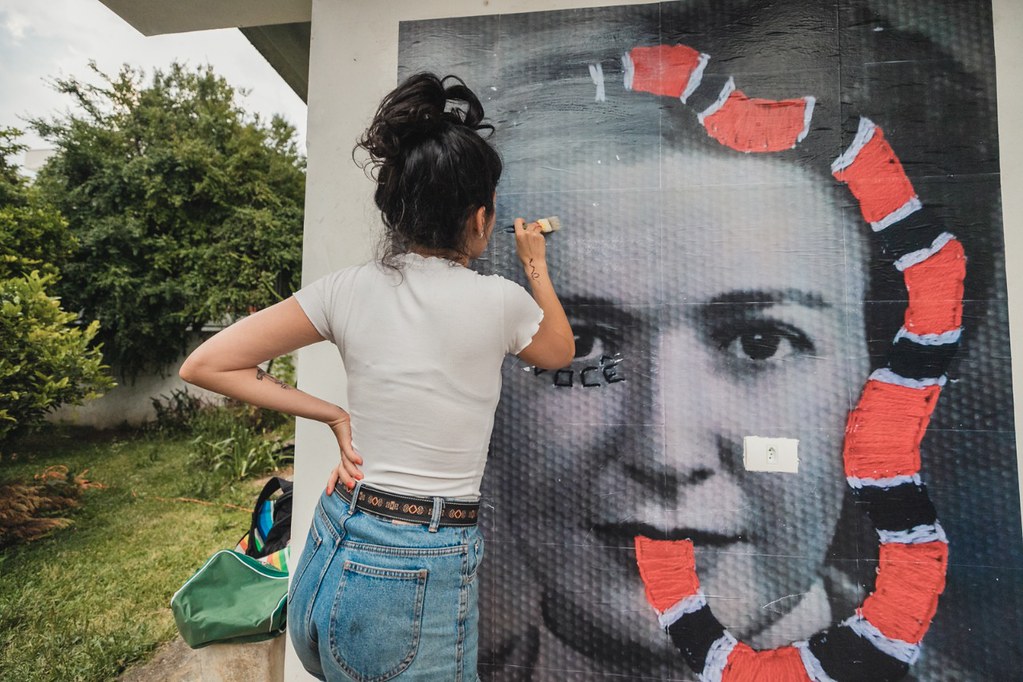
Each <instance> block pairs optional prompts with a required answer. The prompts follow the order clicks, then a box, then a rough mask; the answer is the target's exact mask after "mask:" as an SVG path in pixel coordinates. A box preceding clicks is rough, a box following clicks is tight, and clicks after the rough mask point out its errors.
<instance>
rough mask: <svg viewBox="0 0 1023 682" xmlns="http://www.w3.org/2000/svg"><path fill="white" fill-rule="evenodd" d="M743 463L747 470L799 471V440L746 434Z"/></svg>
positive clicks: (791, 472) (743, 442) (790, 472)
mask: <svg viewBox="0 0 1023 682" xmlns="http://www.w3.org/2000/svg"><path fill="white" fill-rule="evenodd" d="M742 463H743V466H745V467H746V471H772V472H781V473H786V474H796V473H799V440H798V439H796V438H764V437H762V436H746V437H744V438H743V439H742Z"/></svg>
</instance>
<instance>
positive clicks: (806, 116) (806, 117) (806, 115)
mask: <svg viewBox="0 0 1023 682" xmlns="http://www.w3.org/2000/svg"><path fill="white" fill-rule="evenodd" d="M803 101H804V102H806V105H805V106H804V107H803V129H802V130H801V131H799V136H798V137H796V144H799V143H800V142H802V141H803V140H805V139H806V136H807V134H808V133H809V132H810V121H811V119H813V108H814V106H816V104H817V98H816V97H813V96H812V95H807V96H806V97H804V98H803ZM792 146H793V147H794V146H795V145H792Z"/></svg>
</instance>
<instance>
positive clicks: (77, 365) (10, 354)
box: [0, 129, 113, 444]
mask: <svg viewBox="0 0 1023 682" xmlns="http://www.w3.org/2000/svg"><path fill="white" fill-rule="evenodd" d="M17 135H18V133H17V131H15V130H11V129H0V348H3V354H2V355H0V444H2V443H5V442H7V441H9V440H10V439H12V438H13V437H14V436H15V435H17V434H19V433H22V432H24V431H26V430H27V429H29V428H31V427H32V426H34V425H36V424H38V423H39V422H41V421H42V419H43V417H44V416H45V415H46V413H47V412H49V411H51V410H53V409H54V408H56V407H57V406H59V405H61V404H63V403H80V402H82V401H84V400H86V399H88V398H91V397H94V396H96V395H99V394H100V393H102V392H103V391H104V390H106V389H108V388H110V387H112V386H113V381H112V380H111V379H110V377H109V376H108V375H107V373H106V369H107V368H106V366H105V365H104V364H103V359H102V356H101V355H100V349H99V347H98V346H96V345H94V344H93V343H92V342H93V339H94V338H95V337H96V336H97V334H98V333H99V325H98V323H97V322H91V323H88V324H85V325H81V324H79V316H78V315H76V314H74V313H70V312H65V311H64V310H62V309H61V304H60V301H59V300H58V299H57V298H54V297H52V296H50V295H49V293H48V292H49V291H50V290H52V289H53V288H54V286H55V285H56V284H57V282H58V272H59V268H58V266H57V263H56V262H55V261H60V260H62V259H63V257H64V254H65V253H66V252H67V250H68V248H69V245H70V244H71V243H72V241H71V240H70V238H69V237H68V235H67V231H66V224H65V223H64V220H63V219H62V218H61V217H60V214H59V213H57V212H56V211H55V210H54V209H53V208H52V207H49V206H47V205H46V204H45V202H43V201H42V200H41V198H40V197H39V195H38V194H37V193H36V192H35V191H34V190H33V189H32V188H31V187H29V186H28V185H27V183H26V182H25V181H24V179H22V178H21V177H19V176H18V174H17V167H16V166H15V165H13V164H12V163H10V162H9V160H8V157H9V156H10V155H11V154H13V153H15V152H17V151H19V150H20V149H22V148H23V147H22V146H21V145H18V144H17V143H16V141H15V140H16V139H17Z"/></svg>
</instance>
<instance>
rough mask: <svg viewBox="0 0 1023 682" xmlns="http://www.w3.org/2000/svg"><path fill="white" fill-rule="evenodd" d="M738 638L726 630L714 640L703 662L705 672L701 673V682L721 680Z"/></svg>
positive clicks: (718, 681)
mask: <svg viewBox="0 0 1023 682" xmlns="http://www.w3.org/2000/svg"><path fill="white" fill-rule="evenodd" d="M738 643H739V642H738V640H736V639H735V637H732V634H731V633H730V632H728V631H727V630H725V634H723V635H721V636H720V637H718V638H717V639H716V640H714V643H713V644H711V645H710V649H709V650H708V651H707V660H706V662H704V664H703V672H702V673H700V682H721V676H722V675H723V674H724V672H725V666H726V665H728V657H729V656H731V655H732V649H734V648H735V647H736V645H737V644H738Z"/></svg>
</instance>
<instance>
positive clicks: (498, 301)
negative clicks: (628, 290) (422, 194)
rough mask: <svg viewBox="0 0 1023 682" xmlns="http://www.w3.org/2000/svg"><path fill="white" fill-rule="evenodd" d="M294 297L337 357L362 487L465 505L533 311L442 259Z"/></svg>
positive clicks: (501, 284)
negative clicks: (506, 370) (506, 374)
mask: <svg viewBox="0 0 1023 682" xmlns="http://www.w3.org/2000/svg"><path fill="white" fill-rule="evenodd" d="M400 261H401V263H402V268H401V270H400V271H395V270H394V269H393V268H387V267H384V266H382V265H381V264H379V263H377V262H371V263H367V264H365V265H358V266H354V267H350V268H346V269H344V270H339V271H337V272H335V273H333V274H330V275H327V276H326V277H324V278H322V279H319V280H317V281H315V282H313V283H312V284H310V285H309V286H307V287H304V288H302V289H301V290H299V291H297V292H295V298H296V299H297V300H298V303H299V305H300V306H301V307H302V310H304V311H305V314H306V315H307V316H308V317H309V320H310V321H311V322H312V324H313V326H314V327H315V328H316V331H318V332H319V333H320V335H321V336H323V337H324V338H325V339H327V340H329V341H332V342H333V343H334V344H335V345H336V346H337V347H338V350H339V351H340V353H341V358H342V360H343V361H344V366H345V371H346V373H347V376H348V407H349V412H350V413H351V415H352V435H353V445H354V447H355V450H356V452H358V453H359V454H360V455H361V456H362V458H363V460H364V464H363V466H362V467H361V468H362V471H363V473H364V474H365V479H364V480H365V483H366V484H367V485H371V486H373V487H375V488H378V489H380V490H386V491H390V492H393V493H398V494H408V495H421V496H434V495H437V496H443V497H458V498H475V497H478V496H479V490H480V479H481V478H482V477H483V468H484V466H485V465H486V459H487V449H488V446H489V444H490V433H491V430H492V429H493V426H494V411H495V410H496V408H497V401H498V399H499V398H500V394H501V363H502V362H503V360H504V357H505V355H507V354H509V353H518V352H519V351H521V350H522V349H523V348H525V347H526V346H528V345H529V342H530V341H531V340H532V338H533V335H534V334H536V332H537V330H538V329H539V327H540V320H541V319H542V318H543V311H542V310H541V309H540V306H538V305H537V304H536V302H535V301H534V300H533V298H532V297H531V296H530V295H529V293H527V292H526V290H525V289H523V288H522V287H521V286H519V285H518V284H515V283H514V282H511V281H509V280H507V279H504V278H503V277H499V276H496V275H490V276H484V275H480V274H478V273H476V272H474V271H472V270H469V269H468V268H464V267H461V266H460V265H457V264H455V263H452V262H451V261H448V260H445V259H442V258H426V257H423V256H419V255H416V254H411V253H410V254H405V255H403V256H401V257H400Z"/></svg>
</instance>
